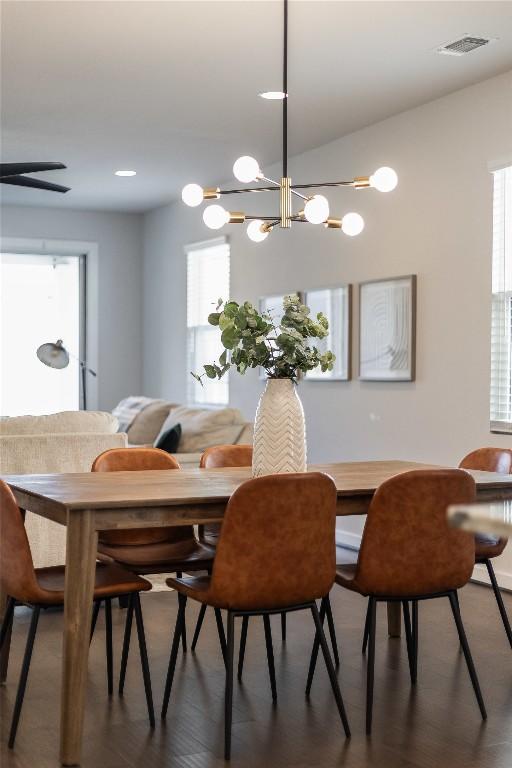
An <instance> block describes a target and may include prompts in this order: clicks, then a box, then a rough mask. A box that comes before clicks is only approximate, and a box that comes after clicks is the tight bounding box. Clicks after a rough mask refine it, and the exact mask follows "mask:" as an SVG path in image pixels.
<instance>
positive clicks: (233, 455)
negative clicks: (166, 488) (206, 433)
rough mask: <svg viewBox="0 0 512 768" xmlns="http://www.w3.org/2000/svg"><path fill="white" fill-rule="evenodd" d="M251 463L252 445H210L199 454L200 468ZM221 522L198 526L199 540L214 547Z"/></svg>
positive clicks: (217, 539) (238, 465)
mask: <svg viewBox="0 0 512 768" xmlns="http://www.w3.org/2000/svg"><path fill="white" fill-rule="evenodd" d="M251 465H252V445H244V444H242V443H239V444H237V445H212V447H211V448H207V449H206V451H204V453H203V455H202V456H201V460H200V461H199V466H200V467H201V469H219V468H222V467H250V466H251ZM221 527H222V524H221V523H205V524H204V525H200V526H199V528H198V534H199V540H200V541H202V542H203V543H204V544H209V545H210V546H212V547H216V546H217V544H218V541H219V534H220V530H221Z"/></svg>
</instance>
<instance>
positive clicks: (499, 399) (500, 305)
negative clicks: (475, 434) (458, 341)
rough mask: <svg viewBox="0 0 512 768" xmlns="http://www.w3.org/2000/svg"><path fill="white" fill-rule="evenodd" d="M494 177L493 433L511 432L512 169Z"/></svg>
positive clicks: (499, 172) (509, 168) (504, 170)
mask: <svg viewBox="0 0 512 768" xmlns="http://www.w3.org/2000/svg"><path fill="white" fill-rule="evenodd" d="M493 175H494V207H493V245H492V324H491V431H492V432H506V433H512V166H509V167H508V168H502V169H500V170H499V171H495V172H494V174H493Z"/></svg>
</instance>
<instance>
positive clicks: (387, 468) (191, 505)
mask: <svg viewBox="0 0 512 768" xmlns="http://www.w3.org/2000/svg"><path fill="white" fill-rule="evenodd" d="M434 468H439V467H436V466H435V465H431V464H419V463H415V462H408V461H365V462H350V463H334V464H318V465H314V466H311V467H309V471H320V472H326V473H327V474H329V475H330V476H331V477H332V478H333V479H334V482H335V484H336V488H337V493H338V501H337V514H338V515H364V514H365V513H366V512H367V511H368V507H369V504H370V502H371V499H372V496H373V494H374V493H375V490H376V489H377V488H378V486H379V485H380V484H381V483H383V482H384V481H386V480H388V479H389V478H390V477H392V476H393V475H396V474H399V473H401V472H406V471H408V470H413V469H434ZM470 474H471V475H473V477H474V478H475V481H476V486H477V497H478V500H479V501H482V502H487V501H497V500H501V499H512V476H510V475H498V474H495V473H490V472H476V471H471V472H470ZM250 475H251V470H250V469H248V468H236V469H186V470H181V471H177V470H170V471H167V470H157V471H140V472H104V473H103V472H102V473H99V472H98V473H91V472H87V473H78V474H51V475H16V476H14V475H11V476H5V477H3V478H2V479H3V480H5V481H6V482H7V483H8V484H9V485H10V487H11V489H12V491H13V493H14V496H15V497H16V501H17V503H18V505H19V507H20V508H22V509H23V510H29V511H30V512H32V513H35V514H37V515H41V516H42V517H45V518H47V519H49V520H53V521H55V522H57V523H60V524H62V525H65V526H66V528H67V536H66V583H65V601H64V629H63V660H62V665H63V666H62V687H61V721H60V759H61V763H62V764H63V765H79V763H80V757H81V746H82V733H83V722H84V707H85V696H86V681H87V661H88V651H89V633H90V627H91V613H92V611H91V607H92V602H93V585H94V572H95V563H96V554H97V544H98V531H107V530H119V529H129V528H143V527H156V526H169V525H184V524H189V525H190V524H194V525H196V524H201V523H209V522H221V521H222V517H223V514H224V510H225V508H226V504H227V502H228V500H229V498H230V496H231V494H232V493H233V492H234V491H235V490H236V489H237V488H238V486H239V485H240V484H241V483H243V482H244V481H245V480H248V479H249V478H250ZM5 600H6V596H5V595H0V612H1V613H2V615H3V610H4V606H5ZM388 622H389V631H390V634H391V635H399V634H400V613H399V612H398V614H397V613H396V611H394V610H393V609H392V608H391V606H388ZM8 652H9V647H8V644H7V645H4V651H3V653H4V658H3V660H2V665H1V668H2V669H5V668H6V658H8Z"/></svg>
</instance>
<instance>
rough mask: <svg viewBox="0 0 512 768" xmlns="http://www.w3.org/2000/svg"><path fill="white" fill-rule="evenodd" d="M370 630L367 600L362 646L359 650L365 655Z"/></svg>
mask: <svg viewBox="0 0 512 768" xmlns="http://www.w3.org/2000/svg"><path fill="white" fill-rule="evenodd" d="M369 629H370V601H369V600H368V607H367V608H366V619H365V621H364V632H363V645H362V648H361V653H363V654H365V653H366V648H367V646H368V632H369Z"/></svg>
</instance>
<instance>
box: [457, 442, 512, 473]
mask: <svg viewBox="0 0 512 768" xmlns="http://www.w3.org/2000/svg"><path fill="white" fill-rule="evenodd" d="M459 467H462V469H479V470H481V471H482V472H499V473H500V474H502V475H512V449H510V448H477V449H476V451H471V453H468V455H467V456H464V458H463V459H462V461H461V463H460V464H459Z"/></svg>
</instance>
